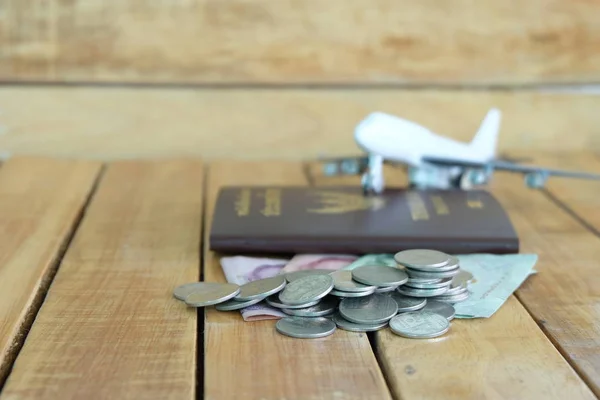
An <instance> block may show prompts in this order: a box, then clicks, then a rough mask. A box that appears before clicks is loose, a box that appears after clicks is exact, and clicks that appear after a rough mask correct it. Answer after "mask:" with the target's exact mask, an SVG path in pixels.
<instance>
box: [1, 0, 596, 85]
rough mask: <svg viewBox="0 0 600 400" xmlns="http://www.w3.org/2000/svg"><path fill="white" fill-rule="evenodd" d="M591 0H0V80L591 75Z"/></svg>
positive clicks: (437, 79) (504, 79) (418, 79)
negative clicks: (1, 1)
mask: <svg viewBox="0 0 600 400" xmlns="http://www.w3.org/2000/svg"><path fill="white" fill-rule="evenodd" d="M599 7H600V6H599V5H598V4H597V3H596V2H583V1H581V2H572V1H568V0H533V1H528V2H520V1H516V0H511V1H504V2H494V1H483V2H472V1H468V0H444V1H433V0H427V1H420V2H413V1H408V0H401V1H394V0H377V1H373V2H370V3H369V4H368V5H367V6H365V3H364V2H363V1H360V0H351V1H340V0H332V1H327V2H323V1H318V0H281V1H267V0H259V1H250V0H233V1H227V2H223V1H214V0H168V1H161V2H156V1H150V0H139V1H135V2H120V1H102V0H88V1H82V0H80V1H60V0H49V1H41V0H7V1H4V2H3V3H2V5H0V49H1V50H0V60H1V61H2V62H1V63H0V79H2V80H36V81H97V82H116V81H119V82H122V81H127V82H217V83H219V82H330V83H339V82H341V83H347V82H386V83H388V82H391V83H422V82H433V83H440V84H446V83H450V84H456V83H483V84H489V83H529V82H540V81H544V82H547V81H552V82H562V81H586V80H587V81H589V80H595V81H597V80H598V78H599V76H600V75H599V73H598V68H597V63H598V57H599V56H598V52H597V49H598V47H600V27H599V26H598V24H597V23H596V22H597V21H596V19H595V17H596V16H597V15H598V12H600V9H599Z"/></svg>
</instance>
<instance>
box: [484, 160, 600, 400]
mask: <svg viewBox="0 0 600 400" xmlns="http://www.w3.org/2000/svg"><path fill="white" fill-rule="evenodd" d="M584 157H586V156H584ZM536 159H537V157H536ZM564 160H565V158H564V157H562V156H560V157H559V158H557V159H555V160H554V161H551V160H550V159H549V158H546V162H547V164H548V165H552V164H554V165H556V166H565V165H569V162H565V161H564ZM540 161H542V160H541V158H540ZM588 167H590V165H588ZM596 172H598V170H596ZM557 181H558V179H557V180H553V181H552V182H557ZM549 182H550V181H549ZM554 184H555V183H552V185H554ZM552 185H550V187H552ZM594 185H595V187H596V194H597V193H598V192H597V187H598V186H597V184H595V183H593V182H586V181H578V182H577V183H576V182H575V181H572V183H569V186H570V187H569V190H571V191H573V192H579V191H582V193H584V194H583V196H586V195H585V193H586V192H587V191H588V190H590V189H591V188H592V187H593V186H594ZM492 188H493V189H492V190H493V193H494V194H495V195H496V197H497V198H498V199H499V200H500V201H501V202H502V204H503V205H504V206H505V207H506V208H507V209H508V211H509V212H510V215H511V217H512V219H513V223H514V224H515V227H516V229H517V231H518V233H519V235H520V237H521V241H522V251H523V252H528V253H537V254H538V255H539V261H538V264H537V265H536V269H537V270H538V271H539V273H538V274H536V275H535V276H532V277H530V278H529V279H528V280H527V281H526V282H525V283H524V284H523V285H522V286H521V288H520V289H519V290H518V291H517V296H518V298H519V300H520V301H521V302H522V303H523V304H524V305H525V307H526V308H527V309H528V311H529V312H530V314H531V315H532V316H533V317H534V319H535V320H536V322H537V323H538V324H539V325H540V326H541V328H542V329H543V330H544V332H545V333H546V335H548V337H549V338H550V339H551V340H552V342H553V343H554V344H555V345H556V346H557V347H558V349H559V350H560V351H561V353H562V354H563V355H564V357H565V358H566V359H567V360H568V361H569V362H570V363H571V364H572V365H573V367H574V368H575V369H576V370H577V372H578V373H579V374H580V376H582V378H583V379H584V380H585V381H586V382H587V383H588V384H589V386H590V387H591V389H592V390H593V391H594V393H595V394H596V395H597V396H600V322H599V321H600V319H599V313H598V309H599V301H600V275H599V274H598V268H599V267H600V263H599V261H598V260H600V238H599V237H597V236H596V235H594V233H592V232H591V231H589V230H588V229H586V228H585V227H584V226H583V225H582V224H580V223H579V222H578V221H577V220H576V219H574V218H573V217H572V216H571V215H570V214H569V213H568V212H566V211H564V210H561V209H560V208H559V207H557V206H556V204H555V202H554V201H552V200H550V199H549V198H548V197H547V196H545V195H544V194H543V193H538V192H536V191H533V190H530V189H527V188H525V187H524V186H523V183H522V180H521V179H520V178H518V177H516V176H512V175H509V174H498V175H497V176H496V177H495V182H494V183H493V186H492ZM550 191H551V193H553V194H554V193H558V192H557V191H556V190H555V189H550ZM566 204H568V205H569V206H570V207H572V206H571V204H573V203H572V202H568V203H566ZM597 204H600V203H597ZM597 207H598V206H597Z"/></svg>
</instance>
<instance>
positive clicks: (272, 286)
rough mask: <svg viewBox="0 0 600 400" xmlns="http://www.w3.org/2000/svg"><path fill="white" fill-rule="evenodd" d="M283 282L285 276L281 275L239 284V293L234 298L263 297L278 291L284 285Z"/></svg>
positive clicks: (243, 299) (240, 299) (284, 282)
mask: <svg viewBox="0 0 600 400" xmlns="http://www.w3.org/2000/svg"><path fill="white" fill-rule="evenodd" d="M285 284H286V281H285V277H283V276H282V275H276V276H274V277H272V278H265V279H258V280H255V281H252V282H248V283H246V284H245V285H242V286H240V293H239V294H238V295H237V296H235V299H236V300H239V301H245V300H252V299H264V298H265V297H267V296H270V295H272V294H273V293H277V292H280V291H281V290H282V289H283V288H284V287H285Z"/></svg>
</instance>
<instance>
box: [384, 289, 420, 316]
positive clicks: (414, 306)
mask: <svg viewBox="0 0 600 400" xmlns="http://www.w3.org/2000/svg"><path fill="white" fill-rule="evenodd" d="M391 297H392V299H394V300H395V301H396V303H397V304H398V312H409V311H417V310H420V309H422V308H423V307H425V305H426V304H427V299H424V298H418V297H409V296H405V295H403V294H400V293H398V291H394V292H392V293H391Z"/></svg>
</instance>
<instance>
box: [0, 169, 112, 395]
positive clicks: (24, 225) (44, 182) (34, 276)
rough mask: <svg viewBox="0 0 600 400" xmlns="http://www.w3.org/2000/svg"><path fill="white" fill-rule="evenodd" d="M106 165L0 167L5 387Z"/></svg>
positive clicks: (0, 337)
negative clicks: (102, 167)
mask: <svg viewBox="0 0 600 400" xmlns="http://www.w3.org/2000/svg"><path fill="white" fill-rule="evenodd" d="M100 167H101V166H100V164H99V163H96V162H78V161H67V160H60V161H59V160H50V159H45V158H31V157H22V158H14V159H11V160H10V161H8V162H6V163H5V164H4V165H2V167H1V168H0V227H2V228H1V229H0V387H1V386H2V383H3V382H4V380H5V379H6V376H7V375H8V373H9V371H10V368H11V366H12V363H13V361H14V359H15V358H16V356H17V354H18V352H19V350H20V348H21V345H22V344H23V341H24V340H25V337H26V336H27V331H28V330H29V327H30V326H31V324H32V323H33V320H34V318H35V316H36V313H37V311H38V308H39V307H40V305H41V303H42V301H43V298H44V295H45V294H46V291H47V289H48V286H49V285H50V283H51V282H52V279H53V277H54V274H55V272H56V268H57V267H58V262H59V261H60V258H61V257H62V252H63V248H64V246H66V245H67V243H68V242H69V240H70V238H71V235H72V233H73V231H74V230H75V228H76V227H77V224H78V222H79V218H80V214H81V212H82V210H83V208H84V206H85V204H86V201H87V199H88V196H89V195H90V193H91V191H92V188H93V186H94V182H95V179H96V176H97V175H98V173H99V172H100Z"/></svg>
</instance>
